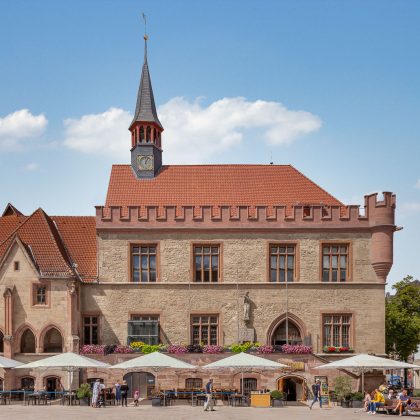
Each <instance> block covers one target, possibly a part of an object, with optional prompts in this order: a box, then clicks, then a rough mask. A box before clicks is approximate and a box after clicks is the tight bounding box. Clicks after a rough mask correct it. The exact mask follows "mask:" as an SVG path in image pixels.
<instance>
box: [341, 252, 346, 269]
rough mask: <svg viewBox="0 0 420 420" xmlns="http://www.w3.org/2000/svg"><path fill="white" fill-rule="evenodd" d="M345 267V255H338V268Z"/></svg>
mask: <svg viewBox="0 0 420 420" xmlns="http://www.w3.org/2000/svg"><path fill="white" fill-rule="evenodd" d="M346 267H347V257H346V256H345V255H342V256H341V257H340V268H346Z"/></svg>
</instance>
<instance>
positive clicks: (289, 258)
mask: <svg viewBox="0 0 420 420" xmlns="http://www.w3.org/2000/svg"><path fill="white" fill-rule="evenodd" d="M293 261H294V257H293V255H288V256H287V268H288V269H290V270H292V269H293V265H294V264H293Z"/></svg>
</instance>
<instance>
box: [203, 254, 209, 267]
mask: <svg viewBox="0 0 420 420" xmlns="http://www.w3.org/2000/svg"><path fill="white" fill-rule="evenodd" d="M203 266H204V270H209V269H210V257H209V256H207V255H206V256H204V258H203Z"/></svg>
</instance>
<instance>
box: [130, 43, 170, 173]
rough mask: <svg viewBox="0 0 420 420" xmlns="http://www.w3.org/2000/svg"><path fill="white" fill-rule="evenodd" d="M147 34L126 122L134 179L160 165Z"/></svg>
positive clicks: (159, 127)
mask: <svg viewBox="0 0 420 420" xmlns="http://www.w3.org/2000/svg"><path fill="white" fill-rule="evenodd" d="M147 39H148V37H147V35H144V64H143V69H142V72H141V80H140V87H139V91H138V94H137V104H136V111H135V113H134V118H133V121H132V122H131V124H130V127H129V130H130V132H131V166H132V168H133V170H134V172H135V174H136V175H137V178H141V179H143V178H154V177H156V176H157V175H158V173H159V171H160V169H161V167H162V132H163V127H162V124H161V123H160V121H159V118H158V116H157V112H156V105H155V98H154V96H153V89H152V82H151V80H150V74H149V66H148V64H147Z"/></svg>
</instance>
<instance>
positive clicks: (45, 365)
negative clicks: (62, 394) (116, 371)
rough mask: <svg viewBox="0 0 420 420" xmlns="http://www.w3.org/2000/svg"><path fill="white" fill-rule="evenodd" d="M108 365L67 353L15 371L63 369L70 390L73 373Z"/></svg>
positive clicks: (28, 364) (20, 367)
mask: <svg viewBox="0 0 420 420" xmlns="http://www.w3.org/2000/svg"><path fill="white" fill-rule="evenodd" d="M109 366H110V365H109V364H108V363H104V362H100V361H98V360H95V359H91V358H89V357H86V356H82V355H80V354H76V353H72V352H67V353H61V354H57V355H56V356H51V357H46V358H45V359H40V360H36V361H35V362H31V363H26V364H24V365H21V366H17V367H15V369H54V368H55V369H62V370H64V371H66V372H67V373H68V389H69V390H70V387H71V383H72V382H73V372H74V371H76V370H78V369H80V368H107V367H109Z"/></svg>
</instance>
